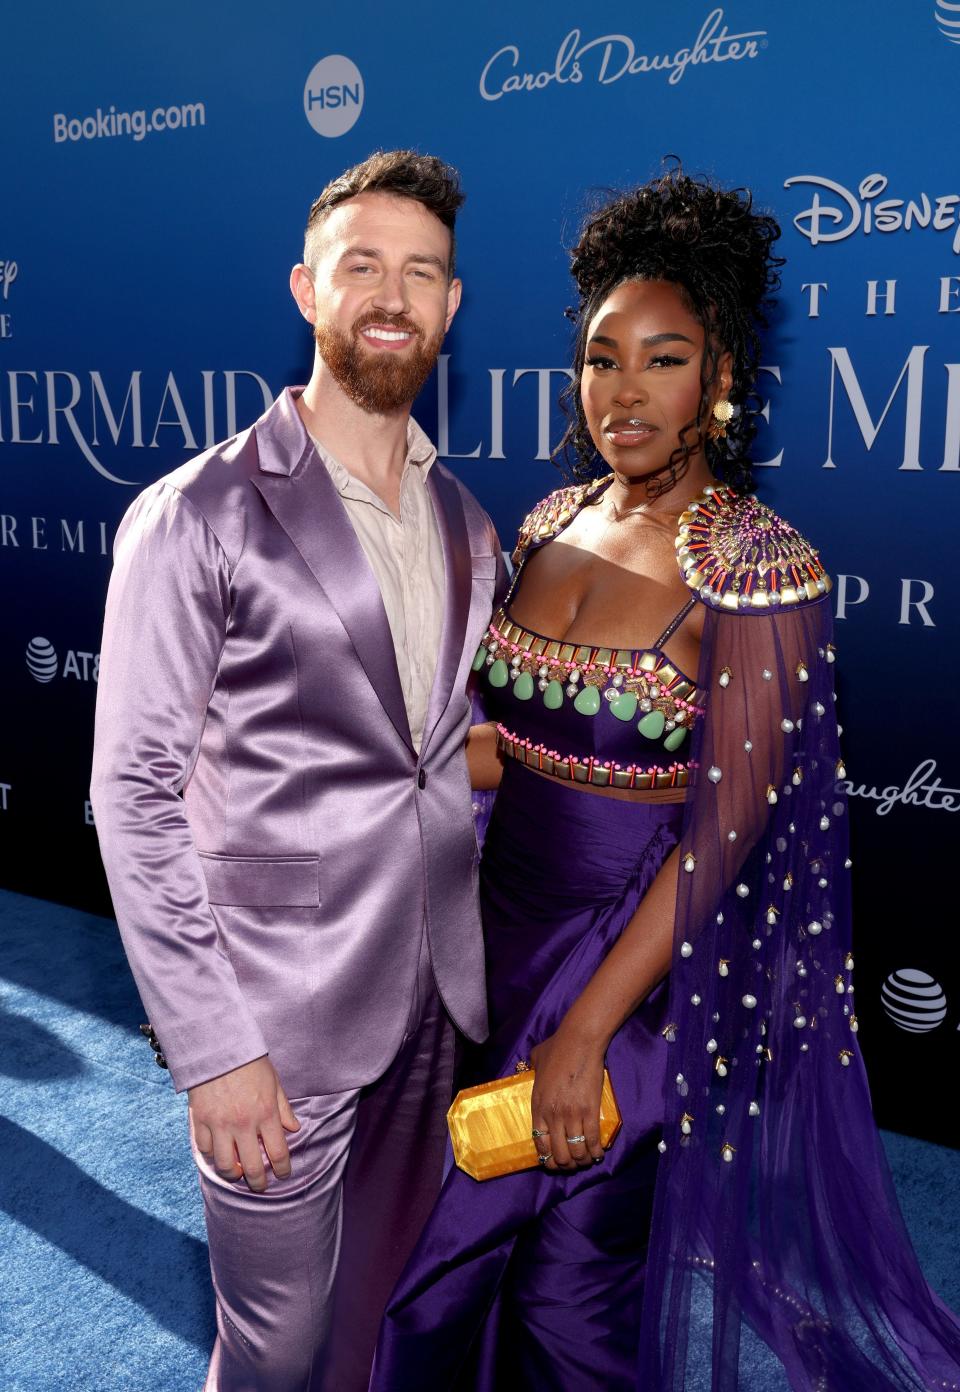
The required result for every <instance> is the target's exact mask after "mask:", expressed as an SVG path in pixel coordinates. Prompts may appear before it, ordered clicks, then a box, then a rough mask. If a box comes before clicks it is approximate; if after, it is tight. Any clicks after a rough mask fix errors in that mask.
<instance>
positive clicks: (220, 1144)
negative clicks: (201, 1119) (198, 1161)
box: [213, 1131, 242, 1179]
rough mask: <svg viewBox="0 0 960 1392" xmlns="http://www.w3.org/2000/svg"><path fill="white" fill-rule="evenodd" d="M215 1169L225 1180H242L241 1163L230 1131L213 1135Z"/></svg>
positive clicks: (217, 1132) (216, 1132)
mask: <svg viewBox="0 0 960 1392" xmlns="http://www.w3.org/2000/svg"><path fill="white" fill-rule="evenodd" d="M213 1168H214V1169H215V1170H216V1172H217V1174H218V1175H222V1176H223V1178H224V1179H239V1178H240V1175H241V1173H242V1172H241V1169H240V1162H239V1161H238V1159H237V1152H236V1150H235V1148H234V1144H233V1137H232V1136H231V1135H230V1132H229V1131H215V1132H214V1133H213Z"/></svg>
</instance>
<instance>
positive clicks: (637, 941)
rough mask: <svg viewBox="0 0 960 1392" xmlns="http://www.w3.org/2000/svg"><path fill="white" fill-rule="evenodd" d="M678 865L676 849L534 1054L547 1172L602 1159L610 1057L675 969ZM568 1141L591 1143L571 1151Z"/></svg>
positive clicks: (536, 1116) (537, 1121)
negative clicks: (603, 1096) (546, 1136)
mask: <svg viewBox="0 0 960 1392" xmlns="http://www.w3.org/2000/svg"><path fill="white" fill-rule="evenodd" d="M679 868H680V848H679V847H677V848H676V849H675V850H674V851H673V852H672V854H671V855H670V856H668V858H667V859H666V860H665V861H664V863H663V865H662V866H661V868H660V871H659V873H658V874H657V876H656V878H655V879H654V881H653V884H652V885H651V886H650V888H649V890H648V891H647V893H646V895H645V896H644V899H643V903H642V904H641V905H640V906H639V908H638V909H637V911H636V913H635V914H634V915H633V917H632V918H631V920H630V922H629V923H628V924H627V926H626V928H625V929H624V930H623V932H622V933H621V935H620V937H619V938H618V940H617V942H616V943H615V944H614V945H613V947H612V948H611V949H610V951H609V953H608V954H607V956H606V957H605V958H604V960H603V962H602V963H601V964H600V966H599V967H598V968H597V970H596V971H595V972H594V974H593V976H592V977H591V978H590V981H589V982H588V983H587V985H586V987H585V988H584V990H583V991H582V992H581V994H580V995H579V996H578V998H577V999H576V1000H575V1001H574V1003H573V1005H571V1007H570V1009H569V1010H568V1011H567V1013H566V1015H565V1016H564V1018H563V1020H562V1021H561V1023H560V1026H559V1028H558V1029H557V1031H556V1033H555V1034H553V1035H551V1036H550V1037H549V1038H548V1039H545V1040H544V1041H543V1043H542V1044H538V1045H537V1047H536V1048H535V1049H534V1050H533V1053H532V1056H531V1062H532V1063H533V1066H534V1068H535V1069H536V1080H535V1082H534V1087H533V1125H534V1127H536V1128H537V1129H538V1130H541V1131H549V1132H550V1141H549V1145H546V1143H545V1141H544V1142H542V1143H541V1150H542V1151H543V1152H544V1153H546V1152H547V1151H549V1153H550V1154H551V1155H552V1157H553V1158H552V1160H550V1161H549V1162H548V1164H547V1168H548V1169H558V1168H559V1169H570V1170H572V1169H576V1168H577V1166H578V1165H581V1166H585V1165H590V1164H592V1163H593V1161H594V1160H598V1159H602V1158H603V1146H602V1145H601V1144H600V1126H599V1122H600V1091H601V1087H602V1085H603V1060H604V1055H605V1054H606V1051H607V1046H608V1045H609V1043H610V1040H611V1039H612V1038H613V1036H614V1035H615V1034H616V1032H617V1030H618V1029H619V1028H620V1026H621V1025H622V1024H623V1022H624V1021H625V1020H626V1019H627V1018H628V1017H629V1016H630V1015H632V1014H633V1012H634V1010H636V1008H637V1006H638V1005H639V1004H640V1002H641V1001H642V1000H644V999H645V997H646V996H648V995H649V994H650V992H651V991H652V990H653V988H654V986H656V984H657V983H658V982H659V981H661V980H662V979H663V977H665V976H666V975H667V972H668V971H669V970H670V957H671V952H672V947H673V922H674V916H675V913H676V903H677V878H678V875H679ZM567 1136H584V1137H585V1138H586V1140H585V1142H584V1143H583V1144H578V1145H574V1146H572V1147H571V1146H569V1145H568V1144H567V1141H566V1137H567Z"/></svg>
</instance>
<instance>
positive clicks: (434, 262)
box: [340, 246, 447, 272]
mask: <svg viewBox="0 0 960 1392" xmlns="http://www.w3.org/2000/svg"><path fill="white" fill-rule="evenodd" d="M351 256H363V257H366V259H367V260H369V261H380V260H381V259H382V257H383V253H382V252H381V251H380V250H379V249H378V248H377V247H365V246H350V247H347V249H346V250H345V251H344V252H342V253H341V255H340V260H341V261H346V260H347V259H348V258H349V257H351ZM407 261H408V262H414V263H415V264H416V265H420V266H436V267H437V269H438V270H441V271H444V272H446V269H447V263H446V261H444V259H443V257H442V256H433V255H432V254H431V253H429V252H426V251H415V252H413V254H412V255H410V256H408V257H407Z"/></svg>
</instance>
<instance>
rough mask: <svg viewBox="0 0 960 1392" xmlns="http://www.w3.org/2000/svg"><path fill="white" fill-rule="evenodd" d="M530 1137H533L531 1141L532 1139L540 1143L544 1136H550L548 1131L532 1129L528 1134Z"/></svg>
mask: <svg viewBox="0 0 960 1392" xmlns="http://www.w3.org/2000/svg"><path fill="white" fill-rule="evenodd" d="M530 1135H531V1136H532V1137H533V1139H534V1140H535V1141H542V1140H543V1138H544V1136H549V1135H550V1132H549V1131H538V1130H537V1128H536V1127H534V1128H533V1130H532V1131H531V1132H530Z"/></svg>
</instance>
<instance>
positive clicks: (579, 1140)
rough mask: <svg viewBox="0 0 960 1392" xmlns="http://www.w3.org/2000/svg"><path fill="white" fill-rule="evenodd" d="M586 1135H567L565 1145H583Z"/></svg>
mask: <svg viewBox="0 0 960 1392" xmlns="http://www.w3.org/2000/svg"><path fill="white" fill-rule="evenodd" d="M586 1139H587V1138H586V1136H568V1137H567V1145H583V1143H584V1141H585V1140H586Z"/></svg>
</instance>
